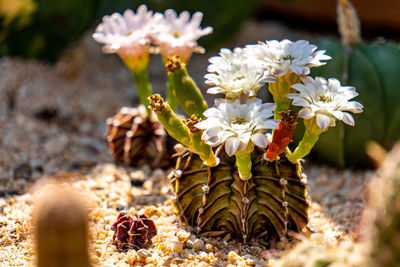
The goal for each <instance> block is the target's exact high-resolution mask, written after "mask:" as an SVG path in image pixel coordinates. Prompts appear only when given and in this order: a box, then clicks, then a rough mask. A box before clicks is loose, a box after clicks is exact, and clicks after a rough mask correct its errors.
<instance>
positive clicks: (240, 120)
mask: <svg viewBox="0 0 400 267" xmlns="http://www.w3.org/2000/svg"><path fill="white" fill-rule="evenodd" d="M231 123H233V124H246V123H247V120H246V119H245V118H242V117H236V118H235V117H231Z"/></svg>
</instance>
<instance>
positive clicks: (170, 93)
mask: <svg viewBox="0 0 400 267" xmlns="http://www.w3.org/2000/svg"><path fill="white" fill-rule="evenodd" d="M167 102H168V104H169V106H170V107H171V108H172V110H173V111H176V110H177V109H178V99H176V92H175V89H174V86H173V84H172V79H171V76H170V75H168V79H167Z"/></svg>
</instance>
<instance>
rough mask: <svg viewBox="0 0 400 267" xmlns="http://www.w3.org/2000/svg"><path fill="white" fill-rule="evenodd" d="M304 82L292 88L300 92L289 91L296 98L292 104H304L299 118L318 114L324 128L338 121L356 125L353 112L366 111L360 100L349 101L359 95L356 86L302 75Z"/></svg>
mask: <svg viewBox="0 0 400 267" xmlns="http://www.w3.org/2000/svg"><path fill="white" fill-rule="evenodd" d="M301 81H302V82H303V83H296V84H294V85H293V86H292V88H294V89H296V90H297V91H298V92H299V93H294V94H287V95H286V96H287V97H289V98H291V99H293V102H292V105H295V106H301V107H303V108H302V109H301V110H300V112H299V117H301V118H303V119H311V118H313V117H316V121H317V124H318V126H319V128H321V130H325V129H326V128H327V127H333V126H335V122H336V120H341V121H343V122H344V123H346V124H349V125H352V126H353V125H354V119H353V117H352V116H351V115H350V113H348V112H345V111H351V112H353V113H360V112H362V109H363V105H361V104H360V103H359V102H357V101H349V100H350V99H352V98H354V97H356V96H358V93H357V92H356V90H355V88H354V87H350V86H341V85H340V82H339V81H338V80H337V79H333V78H331V79H328V80H326V79H324V78H321V77H316V78H315V79H313V78H311V77H303V78H301Z"/></svg>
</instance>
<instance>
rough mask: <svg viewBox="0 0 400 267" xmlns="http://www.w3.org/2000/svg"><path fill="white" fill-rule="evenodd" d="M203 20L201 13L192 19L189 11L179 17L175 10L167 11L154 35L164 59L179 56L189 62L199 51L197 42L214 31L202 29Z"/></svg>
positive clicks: (207, 28) (194, 15)
mask: <svg viewBox="0 0 400 267" xmlns="http://www.w3.org/2000/svg"><path fill="white" fill-rule="evenodd" d="M202 19H203V13H201V12H196V13H194V14H193V16H192V18H190V14H189V12H187V11H183V12H182V13H180V14H179V16H177V14H176V12H175V11H174V10H172V9H168V10H166V11H165V13H164V18H163V21H162V23H160V24H159V25H158V27H157V31H156V32H155V33H154V34H153V41H154V43H155V44H157V45H159V46H160V51H161V54H162V55H163V56H164V57H167V56H172V55H177V56H180V57H181V58H182V59H183V60H184V61H187V60H188V59H189V58H190V56H191V55H192V52H197V51H198V50H199V47H198V45H197V40H198V39H199V38H200V37H202V36H204V35H208V34H210V33H212V31H213V29H212V27H206V28H204V29H201V28H200V23H201V20H202Z"/></svg>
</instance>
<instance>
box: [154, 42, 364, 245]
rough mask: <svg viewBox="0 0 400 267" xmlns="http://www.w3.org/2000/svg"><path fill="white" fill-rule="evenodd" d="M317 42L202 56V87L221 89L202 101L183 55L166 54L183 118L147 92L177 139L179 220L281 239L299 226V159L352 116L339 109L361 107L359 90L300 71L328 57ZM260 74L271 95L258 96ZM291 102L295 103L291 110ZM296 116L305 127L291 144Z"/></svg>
mask: <svg viewBox="0 0 400 267" xmlns="http://www.w3.org/2000/svg"><path fill="white" fill-rule="evenodd" d="M316 49H317V47H316V46H314V45H311V44H309V43H308V42H307V41H297V42H291V41H289V40H283V41H281V42H279V41H267V42H265V43H259V44H257V45H249V46H246V47H245V48H235V49H234V50H233V51H231V50H229V49H221V51H220V53H219V56H216V57H212V58H210V60H209V61H210V63H211V64H210V65H209V67H208V71H209V72H210V73H209V74H207V75H206V76H205V78H206V79H207V80H206V83H207V84H209V85H212V86H213V87H211V88H209V89H208V93H210V94H217V93H222V94H225V98H224V99H216V100H215V106H214V107H211V108H209V109H206V110H205V111H203V110H204V109H205V105H204V100H203V99H202V98H201V95H199V94H198V92H199V89H198V88H197V86H196V84H195V83H194V82H193V81H192V79H191V78H190V76H189V75H188V73H187V71H186V64H185V62H183V61H182V60H181V59H180V58H179V57H176V56H171V57H168V58H167V62H166V66H167V69H168V76H169V77H176V78H175V79H174V83H172V85H173V86H174V88H173V89H174V90H175V92H177V94H179V97H178V98H177V99H178V101H179V102H180V104H181V105H182V107H183V108H184V109H185V111H186V112H187V113H188V115H189V116H190V118H189V119H187V120H181V118H179V117H178V115H177V114H175V113H174V111H173V110H172V109H171V107H170V105H169V104H168V102H165V101H164V100H163V99H162V98H161V96H159V95H153V96H151V97H150V98H149V102H150V108H151V109H152V110H153V111H154V112H155V113H156V115H157V117H158V120H159V121H160V123H161V124H162V125H164V127H165V129H166V130H167V132H168V133H169V134H170V135H171V136H172V137H173V138H175V139H176V140H177V141H178V142H180V143H181V144H182V145H183V147H182V146H178V147H177V155H178V156H179V159H178V161H177V164H176V168H175V170H173V171H172V172H171V175H170V178H171V181H172V186H173V189H174V192H175V193H176V200H175V204H176V208H177V210H178V213H179V215H180V218H181V220H182V222H184V223H187V224H189V225H192V226H197V227H198V228H197V229H198V230H199V233H200V234H202V235H205V236H216V235H221V234H226V233H229V234H231V235H232V236H235V237H237V238H239V239H241V240H242V241H244V242H246V241H247V240H249V239H251V238H254V237H264V238H266V239H275V240H278V241H280V242H283V243H285V242H287V233H288V231H296V232H303V231H305V232H306V231H307V229H306V225H307V221H308V207H309V206H308V201H307V190H306V183H307V179H306V176H305V175H304V174H302V168H301V166H300V159H301V158H303V157H305V156H306V155H307V154H308V153H309V152H310V150H311V148H312V147H313V146H314V144H315V143H316V142H317V140H318V137H319V135H320V134H322V133H323V132H326V131H327V130H328V128H329V127H333V126H335V122H336V120H342V121H343V122H345V123H347V124H350V125H354V120H353V117H352V116H351V115H350V114H349V113H348V112H347V111H352V112H355V113H358V112H361V111H362V105H361V104H360V103H358V102H356V101H349V100H350V99H351V98H353V97H355V96H357V93H356V92H355V89H354V88H353V87H342V86H341V85H340V83H339V81H338V80H336V79H328V80H326V79H324V78H321V77H317V78H315V79H313V78H311V77H308V76H307V75H308V74H309V72H310V68H311V67H318V66H321V65H323V64H325V63H324V62H322V61H323V60H328V59H330V57H329V56H327V55H325V54H324V51H317V50H316ZM266 83H269V86H268V88H269V91H270V92H271V93H272V95H273V98H274V102H275V103H262V100H261V99H259V98H257V92H258V91H259V90H260V89H261V88H262V87H263V86H264V85H265V84H266ZM296 106H300V107H302V109H301V110H300V111H299V112H296V111H295V109H296ZM190 111H191V113H190ZM272 116H274V117H273V118H272ZM298 118H301V119H304V123H305V125H306V130H305V133H304V137H303V139H302V140H301V142H300V143H299V145H298V146H297V148H296V149H295V150H294V151H293V152H290V151H289V149H288V148H287V145H288V144H289V143H290V142H291V137H292V135H293V131H294V129H295V127H296V123H297V120H298ZM271 130H272V136H271V134H268V132H269V131H271ZM282 154H285V155H284V156H282Z"/></svg>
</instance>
